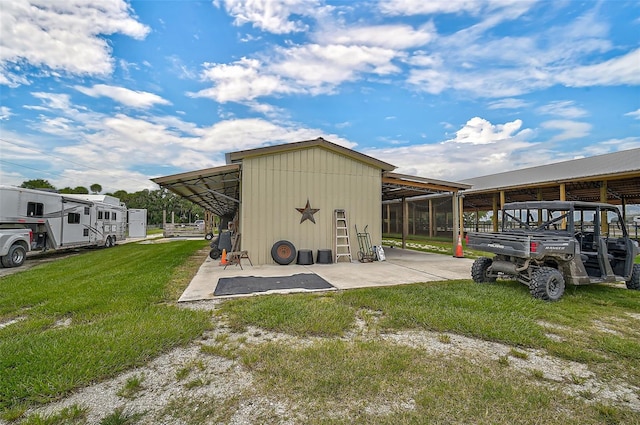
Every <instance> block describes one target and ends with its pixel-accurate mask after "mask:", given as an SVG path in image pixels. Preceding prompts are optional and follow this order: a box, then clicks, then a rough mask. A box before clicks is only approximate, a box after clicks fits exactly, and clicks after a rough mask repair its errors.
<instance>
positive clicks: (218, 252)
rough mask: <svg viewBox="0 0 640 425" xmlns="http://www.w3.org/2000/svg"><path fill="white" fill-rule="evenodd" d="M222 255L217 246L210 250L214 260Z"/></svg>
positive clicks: (210, 255)
mask: <svg viewBox="0 0 640 425" xmlns="http://www.w3.org/2000/svg"><path fill="white" fill-rule="evenodd" d="M220 255H221V252H220V250H219V249H218V248H217V247H216V248H213V249H212V250H211V251H209V257H210V258H211V259H212V260H217V259H218V258H220Z"/></svg>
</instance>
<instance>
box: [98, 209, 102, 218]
mask: <svg viewBox="0 0 640 425" xmlns="http://www.w3.org/2000/svg"><path fill="white" fill-rule="evenodd" d="M98 220H102V210H98Z"/></svg>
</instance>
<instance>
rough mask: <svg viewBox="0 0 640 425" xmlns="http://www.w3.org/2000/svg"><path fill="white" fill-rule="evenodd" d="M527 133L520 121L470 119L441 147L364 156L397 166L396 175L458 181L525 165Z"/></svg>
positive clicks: (405, 148) (392, 149) (372, 152)
mask: <svg viewBox="0 0 640 425" xmlns="http://www.w3.org/2000/svg"><path fill="white" fill-rule="evenodd" d="M531 133H532V132H531V130H530V129H522V121H520V120H515V121H512V122H507V123H505V124H492V123H490V122H489V121H487V120H485V119H483V118H479V117H474V118H472V119H470V120H469V121H468V122H467V123H466V124H465V125H464V126H463V127H462V128H460V129H459V130H458V131H457V132H456V136H455V137H454V138H452V139H449V140H446V141H444V142H441V143H433V144H422V145H410V146H394V147H390V148H380V149H368V150H365V153H366V154H368V155H371V156H373V157H375V158H384V160H385V161H387V162H389V163H391V164H393V165H396V166H398V169H397V170H396V171H398V172H400V173H407V174H414V175H419V176H424V177H432V178H439V179H444V180H451V181H459V180H462V179H464V178H469V177H473V176H477V175H483V174H493V173H497V172H500V171H506V170H511V169H513V168H514V166H518V165H520V164H523V163H526V161H525V162H523V160H522V159H521V158H520V155H521V153H522V152H523V151H525V150H529V149H532V148H533V147H534V146H535V144H533V143H531V142H528V141H527V138H528V137H529V136H530V135H531Z"/></svg>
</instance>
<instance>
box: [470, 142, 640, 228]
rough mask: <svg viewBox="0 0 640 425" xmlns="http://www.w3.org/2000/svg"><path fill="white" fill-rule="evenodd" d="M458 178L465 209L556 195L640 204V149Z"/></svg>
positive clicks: (555, 197)
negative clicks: (461, 186) (460, 183)
mask: <svg viewBox="0 0 640 425" xmlns="http://www.w3.org/2000/svg"><path fill="white" fill-rule="evenodd" d="M462 183H467V184H469V185H472V186H473V187H472V188H471V189H468V190H465V191H464V192H462V195H463V197H464V210H465V212H473V211H493V212H494V214H493V219H494V223H493V227H494V229H495V230H497V217H498V215H497V211H498V210H499V209H500V208H501V207H502V205H504V204H505V203H507V202H517V201H531V200H560V201H587V202H606V203H609V204H614V205H620V206H621V207H622V211H623V214H624V213H625V210H626V208H625V207H626V205H629V204H640V148H638V149H629V150H624V151H618V152H613V153H608V154H604V155H597V156H592V157H588V158H580V159H574V160H570V161H563V162H557V163H555V164H547V165H541V166H537V167H529V168H524V169H520V170H515V171H508V172H504V173H498V174H491V175H487V176H482V177H477V178H473V179H468V180H463V181H462Z"/></svg>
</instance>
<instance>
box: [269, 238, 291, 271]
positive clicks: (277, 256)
mask: <svg viewBox="0 0 640 425" xmlns="http://www.w3.org/2000/svg"><path fill="white" fill-rule="evenodd" d="M271 258H273V261H275V262H276V263H278V264H280V265H283V266H286V265H287V264H289V263H291V262H292V261H293V260H294V259H295V258H296V247H295V246H293V244H292V243H291V242H289V241H278V242H276V243H274V244H273V247H272V248H271Z"/></svg>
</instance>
